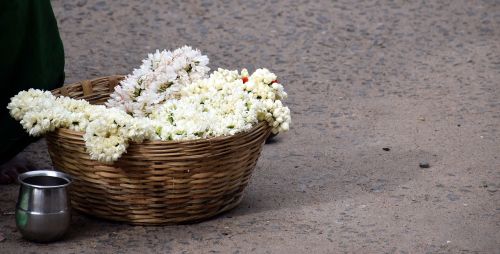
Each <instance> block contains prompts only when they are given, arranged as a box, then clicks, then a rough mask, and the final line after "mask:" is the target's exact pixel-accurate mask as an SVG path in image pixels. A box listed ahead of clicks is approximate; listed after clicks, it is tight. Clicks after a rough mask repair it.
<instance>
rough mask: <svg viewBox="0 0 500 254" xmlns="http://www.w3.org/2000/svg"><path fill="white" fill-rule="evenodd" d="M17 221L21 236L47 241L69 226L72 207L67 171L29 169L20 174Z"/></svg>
mask: <svg viewBox="0 0 500 254" xmlns="http://www.w3.org/2000/svg"><path fill="white" fill-rule="evenodd" d="M19 183H20V184H21V187H20V190H19V198H18V201H17V206H16V225H17V227H18V228H19V231H20V232H21V234H22V235H23V236H24V238H26V239H28V240H31V241H35V242H50V241H55V240H57V239H59V238H61V237H62V236H63V235H64V234H65V233H66V231H67V230H68V229H69V226H70V222H71V209H70V205H69V204H70V203H69V198H68V192H67V187H68V185H70V184H71V179H70V178H69V176H68V175H66V174H64V173H61V172H57V171H51V170H37V171H30V172H26V173H23V174H21V175H19Z"/></svg>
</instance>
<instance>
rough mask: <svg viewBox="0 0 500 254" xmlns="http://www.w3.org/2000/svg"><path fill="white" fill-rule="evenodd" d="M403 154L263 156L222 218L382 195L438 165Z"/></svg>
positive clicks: (423, 155)
mask: <svg viewBox="0 0 500 254" xmlns="http://www.w3.org/2000/svg"><path fill="white" fill-rule="evenodd" d="M266 149H268V147H266ZM404 149H405V148H402V147H395V148H393V149H392V150H391V151H383V150H382V148H381V147H367V148H366V147H365V149H363V150H358V151H355V152H350V153H345V154H340V153H339V154H335V153H334V154H332V155H331V156H329V155H328V154H324V153H314V152H307V153H310V154H306V153H304V154H299V153H294V152H288V154H285V155H284V156H282V158H276V155H275V153H274V154H273V152H271V153H268V151H265V152H263V156H262V158H261V159H260V161H259V162H258V164H257V167H256V169H255V171H254V174H253V176H252V181H251V182H250V184H249V186H248V187H247V189H246V191H245V193H244V196H243V200H242V202H241V203H240V204H239V205H238V206H237V207H236V208H234V209H233V210H231V211H229V212H227V213H225V214H224V215H223V216H228V217H238V216H246V215H251V214H258V213H265V212H275V211H279V210H282V209H291V210H294V209H297V208H299V207H304V206H315V205H319V204H321V203H328V202H335V201H339V200H344V199H352V198H355V197H357V196H360V195H366V194H367V193H372V194H388V193H390V192H391V191H394V190H396V189H397V188H400V187H399V186H401V185H404V184H405V183H406V182H409V181H413V180H417V179H418V178H419V177H421V175H422V173H423V172H424V171H423V169H420V168H419V162H420V161H422V160H426V161H429V162H430V163H431V165H432V164H435V163H436V162H437V161H438V160H439V158H438V157H437V156H436V155H433V154H432V153H431V152H429V151H424V150H407V151H404ZM268 150H271V149H268ZM277 161H279V162H277Z"/></svg>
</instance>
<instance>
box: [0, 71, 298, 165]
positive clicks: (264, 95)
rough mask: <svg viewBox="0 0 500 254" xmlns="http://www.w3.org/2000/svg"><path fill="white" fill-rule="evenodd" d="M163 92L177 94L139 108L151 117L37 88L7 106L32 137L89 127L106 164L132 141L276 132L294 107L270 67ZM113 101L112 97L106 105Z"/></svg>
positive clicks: (89, 144) (92, 149) (90, 145)
mask: <svg viewBox="0 0 500 254" xmlns="http://www.w3.org/2000/svg"><path fill="white" fill-rule="evenodd" d="M183 82H184V81H183ZM179 84H181V83H179ZM169 89H171V90H169ZM163 92H164V93H165V94H169V93H170V94H171V93H174V92H175V93H176V96H175V97H167V96H166V97H165V98H164V99H162V100H163V101H160V102H158V103H156V104H155V103H152V104H148V106H147V107H142V108H141V109H140V112H142V113H146V112H148V113H147V116H142V115H141V114H137V116H132V115H131V114H130V112H128V111H126V110H123V108H122V107H121V106H117V107H111V108H110V107H105V106H103V105H91V104H89V103H88V102H87V101H84V100H76V99H71V98H67V97H55V96H53V95H52V94H51V93H50V92H47V91H40V90H34V89H30V90H28V91H22V92H20V93H19V94H18V95H16V96H14V97H13V98H12V99H11V102H10V103H9V105H8V109H9V110H10V113H11V115H12V116H13V117H14V118H15V119H16V120H18V121H20V122H21V125H22V126H23V127H24V129H26V130H27V132H28V133H29V134H30V135H33V136H38V135H42V134H44V133H47V132H50V131H53V130H55V129H56V128H69V129H72V130H75V131H80V132H85V133H84V135H83V138H84V140H85V146H86V149H87V152H88V153H89V154H90V156H91V158H92V159H95V160H98V161H101V162H105V163H112V162H113V161H116V160H117V159H118V158H120V156H121V155H122V154H123V153H125V152H126V150H127V147H128V145H129V143H130V142H137V143H140V142H143V141H144V140H164V141H167V140H192V139H200V138H211V137H218V136H229V135H234V134H236V133H238V132H242V131H246V130H249V129H250V128H252V126H254V125H255V124H256V123H258V122H259V121H266V122H268V124H269V126H271V127H272V132H273V133H275V134H277V133H280V132H284V131H287V130H288V129H289V127H290V122H291V119H290V110H289V109H288V107H285V106H284V105H283V103H282V100H284V99H285V98H286V97H287V94H286V92H285V91H284V90H283V86H282V85H281V84H279V83H278V81H277V79H276V75H274V74H273V73H271V72H270V71H269V70H267V69H258V70H256V71H255V72H254V73H253V74H252V75H248V71H247V70H245V69H244V70H242V71H241V73H239V72H238V71H230V70H225V69H218V70H217V71H215V72H213V73H212V74H211V75H210V76H209V77H208V78H203V79H202V78H200V79H197V80H191V81H189V82H188V81H185V83H182V85H179V87H169V88H167V89H165V91H163ZM112 101H113V102H112ZM113 103H114V99H113V98H111V99H110V103H108V105H109V104H113ZM145 109H146V110H147V111H144V110H145ZM144 115H146V114H144Z"/></svg>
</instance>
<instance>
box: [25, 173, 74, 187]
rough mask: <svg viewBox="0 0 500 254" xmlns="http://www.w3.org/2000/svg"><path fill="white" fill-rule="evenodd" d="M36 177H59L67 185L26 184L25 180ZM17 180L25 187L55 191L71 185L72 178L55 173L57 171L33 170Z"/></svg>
mask: <svg viewBox="0 0 500 254" xmlns="http://www.w3.org/2000/svg"><path fill="white" fill-rule="evenodd" d="M34 176H51V177H57V178H61V179H64V180H65V181H66V183H65V184H60V185H49V186H45V185H35V184H30V183H27V182H25V181H24V180H25V179H27V178H30V177H34ZM17 180H18V181H19V183H21V184H22V185H25V186H29V187H33V188H38V189H54V188H64V187H66V186H68V185H70V184H71V177H70V176H69V175H67V174H65V173H63V172H59V171H55V170H33V171H28V172H25V173H22V174H20V175H19V176H18V177H17Z"/></svg>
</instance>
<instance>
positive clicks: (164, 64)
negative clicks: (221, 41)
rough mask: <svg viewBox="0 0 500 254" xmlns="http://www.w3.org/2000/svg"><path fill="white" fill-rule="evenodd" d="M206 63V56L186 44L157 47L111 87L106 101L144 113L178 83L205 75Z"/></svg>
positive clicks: (176, 87)
mask: <svg viewBox="0 0 500 254" xmlns="http://www.w3.org/2000/svg"><path fill="white" fill-rule="evenodd" d="M207 64H208V57H207V56H205V55H202V54H201V53H200V51H199V50H194V49H192V48H191V47H188V46H184V47H182V48H178V49H176V50H174V51H173V52H171V51H166V50H163V51H159V50H157V51H156V52H155V53H153V54H149V55H148V58H146V59H144V60H143V61H142V65H141V66H140V67H139V69H135V70H134V71H133V72H132V74H131V75H128V76H127V77H126V78H125V79H124V80H123V81H122V82H121V83H120V85H118V86H116V87H115V91H114V92H113V93H112V94H111V95H110V97H111V98H110V100H109V101H108V102H107V104H106V105H107V106H108V107H116V108H120V109H122V110H124V111H125V112H127V113H128V114H130V115H133V116H147V115H149V114H151V110H152V108H153V106H154V105H157V104H160V103H162V102H163V101H165V100H166V99H169V98H171V97H172V96H174V95H175V93H176V92H178V91H179V90H180V88H181V87H182V86H184V85H186V84H189V83H191V82H193V81H196V80H199V79H202V78H205V77H206V76H207V73H208V71H209V70H210V69H209V68H208V67H207Z"/></svg>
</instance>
